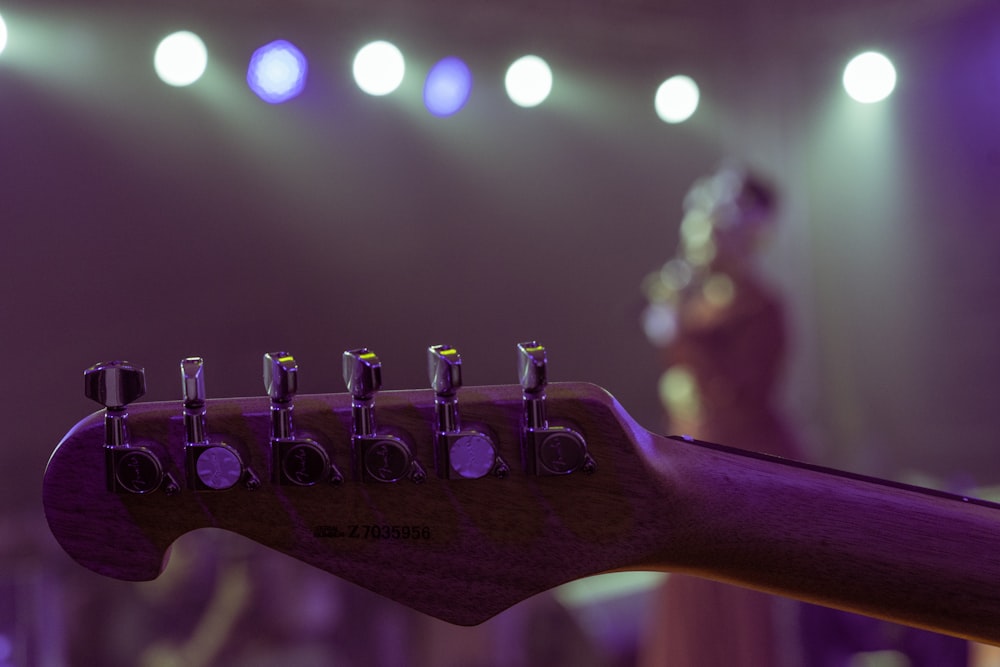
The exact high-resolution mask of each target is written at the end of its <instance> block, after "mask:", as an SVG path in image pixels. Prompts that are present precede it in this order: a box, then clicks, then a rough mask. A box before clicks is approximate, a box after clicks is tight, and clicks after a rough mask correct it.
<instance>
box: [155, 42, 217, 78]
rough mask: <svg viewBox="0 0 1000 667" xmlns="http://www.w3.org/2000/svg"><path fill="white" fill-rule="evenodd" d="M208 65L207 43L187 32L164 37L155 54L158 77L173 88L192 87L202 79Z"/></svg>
mask: <svg viewBox="0 0 1000 667" xmlns="http://www.w3.org/2000/svg"><path fill="white" fill-rule="evenodd" d="M207 65H208V51H207V50H206V49H205V42H203V41H201V38H200V37H198V35H196V34H194V33H193V32H189V31H187V30H182V31H180V32H175V33H173V34H172V35H167V36H166V37H164V38H163V40H162V41H161V42H160V44H159V46H157V47H156V52H155V53H154V54H153V68H154V69H155V70H156V75H157V76H159V77H160V80H162V81H163V83H166V84H168V85H171V86H178V87H181V86H190V85H191V84H192V83H194V82H195V81H197V80H198V79H200V78H201V75H202V74H204V73H205V67H206V66H207Z"/></svg>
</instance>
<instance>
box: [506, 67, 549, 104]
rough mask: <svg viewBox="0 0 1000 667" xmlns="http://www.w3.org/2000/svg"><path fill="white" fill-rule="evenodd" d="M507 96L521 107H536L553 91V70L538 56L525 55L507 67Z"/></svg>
mask: <svg viewBox="0 0 1000 667" xmlns="http://www.w3.org/2000/svg"><path fill="white" fill-rule="evenodd" d="M504 85H505V87H506V88H507V96H508V97H510V99H511V101H512V102H513V103H514V104H516V105H518V106H519V107H526V108H527V107H535V106H538V105H539V104H541V103H542V102H544V101H545V100H546V98H548V96H549V93H551V92H552V70H551V69H550V68H549V64H548V63H547V62H545V61H544V60H542V59H541V58H539V57H538V56H523V57H521V58H518V59H517V60H515V61H514V62H513V64H511V66H510V67H508V68H507V75H506V77H505V78H504Z"/></svg>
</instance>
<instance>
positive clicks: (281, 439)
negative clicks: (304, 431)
mask: <svg viewBox="0 0 1000 667" xmlns="http://www.w3.org/2000/svg"><path fill="white" fill-rule="evenodd" d="M298 377H299V367H298V364H296V363H295V359H294V358H293V357H292V355H290V354H288V353H287V352H269V353H267V354H265V355H264V388H265V389H266V390H267V395H268V397H269V398H270V399H271V479H272V481H273V482H274V483H275V484H281V485H288V486H314V485H316V484H319V483H320V482H324V481H329V482H330V483H331V484H340V483H342V482H343V481H344V476H343V475H342V474H341V473H340V470H338V469H337V466H335V465H334V464H333V463H332V462H331V461H330V457H329V455H328V454H327V453H326V450H325V449H324V448H323V447H322V446H321V445H320V444H319V443H318V442H316V441H315V440H311V439H309V438H303V437H300V436H296V434H295V429H294V428H293V425H292V409H293V405H292V399H293V398H295V394H296V392H297V391H298Z"/></svg>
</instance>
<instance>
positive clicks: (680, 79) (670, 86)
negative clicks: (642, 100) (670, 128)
mask: <svg viewBox="0 0 1000 667" xmlns="http://www.w3.org/2000/svg"><path fill="white" fill-rule="evenodd" d="M700 99H701V93H700V92H699V90H698V84H697V83H695V82H694V79H692V78H691V77H689V76H685V75H684V74H677V75H676V76H672V77H670V78H669V79H667V80H666V81H664V82H663V83H661V84H660V87H659V88H657V89H656V97H655V98H654V99H653V106H654V108H655V109H656V115H657V116H659V117H660V120H662V121H663V122H665V123H671V124H675V123H683V122H684V121H686V120H687V119H688V118H690V117H691V116H692V115H693V114H694V112H695V111H696V110H697V109H698V102H699V100H700Z"/></svg>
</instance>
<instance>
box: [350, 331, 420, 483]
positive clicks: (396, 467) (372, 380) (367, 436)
mask: <svg viewBox="0 0 1000 667" xmlns="http://www.w3.org/2000/svg"><path fill="white" fill-rule="evenodd" d="M344 384H346V385H347V391H349V392H350V393H351V413H352V421H353V434H352V436H351V448H352V450H353V456H354V469H355V474H356V476H357V477H358V478H359V479H361V480H363V481H366V482H385V483H391V482H398V481H400V480H402V479H409V480H410V481H413V482H417V483H420V482H423V481H424V480H425V479H426V478H427V473H426V472H424V469H423V468H422V467H421V466H420V463H419V462H418V461H417V460H416V459H415V458H414V456H413V452H412V450H411V449H410V446H409V445H408V444H407V443H406V442H404V441H403V440H402V439H401V438H399V437H397V436H395V435H387V434H384V433H379V432H378V429H377V428H376V425H375V394H376V393H378V390H379V389H381V388H382V363H381V362H380V361H379V359H378V357H377V356H376V355H375V353H374V352H372V351H371V350H369V349H368V348H364V347H363V348H358V349H356V350H348V351H346V352H344Z"/></svg>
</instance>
